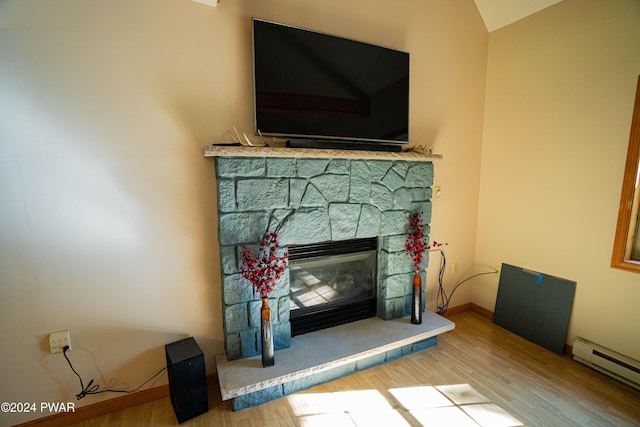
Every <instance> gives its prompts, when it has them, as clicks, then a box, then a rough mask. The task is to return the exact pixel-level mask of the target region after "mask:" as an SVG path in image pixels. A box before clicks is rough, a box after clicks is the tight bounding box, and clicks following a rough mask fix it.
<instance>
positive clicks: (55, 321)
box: [0, 0, 488, 425]
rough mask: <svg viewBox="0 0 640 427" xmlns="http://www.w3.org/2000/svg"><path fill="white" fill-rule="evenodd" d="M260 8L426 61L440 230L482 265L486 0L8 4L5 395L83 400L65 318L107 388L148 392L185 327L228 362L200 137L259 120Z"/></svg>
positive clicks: (419, 108)
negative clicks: (255, 48)
mask: <svg viewBox="0 0 640 427" xmlns="http://www.w3.org/2000/svg"><path fill="white" fill-rule="evenodd" d="M252 16H258V17H261V18H265V19H271V20H275V21H279V22H285V23H290V24H293V25H299V26H302V27H309V28H313V29H316V30H320V31H326V32H329V33H334V34H338V35H342V36H346V37H352V38H356V39H359V40H364V41H368V42H372V43H378V44H383V45H386V46H390V47H394V48H399V49H404V50H408V51H410V52H411V62H412V70H411V72H412V83H411V84H412V87H411V112H412V113H411V114H412V115H411V124H410V127H411V128H410V132H411V135H412V140H413V141H414V142H413V143H418V144H422V145H434V147H435V150H436V151H437V152H439V153H442V154H444V155H445V160H444V161H442V162H440V163H438V164H437V165H436V177H437V178H436V183H437V184H438V185H442V186H443V189H444V195H443V197H442V199H441V200H440V201H438V203H437V205H435V206H434V216H433V224H432V230H433V236H434V238H436V239H437V240H442V241H447V242H449V247H448V249H447V250H448V255H449V253H450V257H451V259H455V260H458V261H459V263H460V270H459V272H458V273H457V275H458V277H460V276H461V275H462V274H463V273H464V270H467V269H470V268H471V266H472V265H473V257H474V250H473V248H474V239H475V234H476V228H475V227H476V216H477V199H478V177H479V173H480V169H479V167H480V144H481V138H482V110H483V106H484V82H485V72H486V57H487V39H488V36H487V33H486V29H485V28H484V25H483V23H482V20H481V18H480V16H479V14H478V12H477V10H476V8H475V5H474V3H473V1H472V0H458V1H455V2H450V1H441V0H430V1H424V0H406V1H403V2H388V1H382V0H374V1H370V0H369V1H364V0H358V1H349V2H345V1H342V0H322V1H320V0H309V1H304V2H300V1H294V0H270V1H265V0H243V1H238V0H222V2H221V4H220V5H219V6H218V7H217V8H211V7H208V6H205V5H202V4H200V3H196V2H191V1H187V0H183V1H176V0H137V1H129V0H114V1H106V0H105V1H91V2H88V1H85V0H38V1H36V0H8V1H3V2H0V58H2V59H1V60H0V94H2V95H1V96H0V200H1V203H0V340H1V343H2V344H1V345H0V361H2V364H0V378H2V381H0V401H21V402H23V401H29V402H32V401H33V402H48V401H60V402H67V401H74V402H75V397H74V395H75V394H76V393H78V392H79V391H80V390H79V384H78V381H77V378H76V377H75V376H74V375H73V373H72V372H71V371H70V370H69V368H68V366H67V365H66V362H65V361H64V358H63V357H62V355H61V354H57V355H51V354H49V353H48V346H47V343H46V340H47V338H48V334H49V333H50V332H52V331H56V330H60V329H69V330H71V332H72V341H73V344H74V347H75V349H74V350H73V351H72V352H71V353H69V357H70V358H71V359H72V360H73V361H74V364H75V367H76V369H77V370H78V371H79V372H80V373H81V374H82V375H83V377H84V379H85V383H86V382H88V380H89V379H90V378H94V379H95V380H96V381H97V382H98V383H99V384H101V385H102V387H103V388H104V387H105V385H106V384H108V386H110V387H120V388H129V389H131V388H135V387H137V386H138V385H139V384H140V383H141V382H142V381H144V380H145V379H147V378H148V377H150V376H151V375H152V374H153V373H155V372H156V371H157V370H158V369H160V368H161V367H162V366H164V363H165V362H164V348H163V347H164V345H165V344H166V343H169V342H173V341H175V340H177V339H179V338H182V337H186V336H194V337H195V338H196V340H197V341H198V343H199V344H200V345H201V347H202V348H203V350H204V352H205V355H206V363H207V370H208V371H209V372H213V371H214V370H215V366H214V363H213V356H214V355H215V354H217V353H221V352H223V336H222V326H221V320H222V319H221V313H220V299H221V296H220V283H219V281H220V279H219V278H220V269H219V254H218V246H217V230H216V226H215V224H216V223H217V211H216V202H215V200H216V195H215V191H214V188H215V185H214V184H215V181H214V170H213V161H212V160H211V159H205V158H203V157H202V155H201V146H203V145H206V144H209V143H211V142H216V141H221V140H224V139H227V137H226V133H227V130H229V129H230V128H231V127H232V126H234V125H235V126H237V127H238V128H239V129H241V130H243V131H246V132H250V130H251V129H252V113H251V102H252V91H251V62H250V60H251V55H250V51H251V44H250V43H251V41H250V17H252ZM434 258H435V257H434ZM436 260H437V259H436ZM434 278H435V274H431V273H430V278H429V279H428V283H429V295H430V298H433V296H434V295H435V288H434V286H435V281H434ZM454 279H455V277H451V279H450V280H451V281H454ZM408 285H410V284H408ZM456 298H457V301H460V303H464V302H468V301H469V300H470V288H467V289H465V290H462V291H459V293H457V295H456ZM456 304H457V303H456ZM454 305H455V304H454ZM429 307H430V308H431V309H433V308H434V307H435V303H434V302H433V301H432V300H431V301H429ZM164 383H166V376H162V377H160V378H159V379H158V380H157V381H155V382H153V383H150V384H148V385H147V386H146V387H152V386H157V385H160V384H164ZM117 396H119V395H113V394H104V395H100V396H89V397H87V398H85V399H83V400H82V401H80V402H76V404H77V405H78V406H83V405H87V404H90V403H94V402H97V401H100V400H105V399H109V398H113V397H117ZM46 415H48V414H46V413H36V414H25V415H22V416H18V415H12V414H0V424H2V425H5V424H14V423H18V422H22V421H26V420H28V419H31V418H38V417H42V416H46Z"/></svg>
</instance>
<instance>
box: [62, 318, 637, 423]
mask: <svg viewBox="0 0 640 427" xmlns="http://www.w3.org/2000/svg"><path fill="white" fill-rule="evenodd" d="M450 319H451V320H453V321H454V322H455V323H456V329H455V330H453V331H451V332H447V333H445V334H444V335H441V336H440V337H439V343H438V346H437V347H434V348H430V349H427V350H424V351H420V352H418V353H414V354H411V355H408V356H405V357H403V358H400V359H399V360H396V361H393V362H390V363H387V364H384V365H381V366H377V367H374V368H371V369H368V370H365V371H361V372H359V373H357V374H353V375H350V376H347V377H343V378H340V379H338V380H335V381H332V382H329V383H326V384H322V385H319V386H316V387H313V388H311V389H308V390H305V391H302V392H299V393H296V394H294V395H291V396H288V397H285V398H283V399H280V400H277V401H274V402H270V403H267V404H264V405H261V406H258V407H255V408H249V409H245V410H242V411H239V412H233V411H232V410H231V405H230V403H229V402H221V400H220V393H219V390H218V389H217V388H216V387H213V388H211V389H210V390H209V399H210V404H209V407H210V410H209V412H208V413H206V414H204V415H201V416H199V417H197V418H194V419H192V420H189V421H187V422H185V423H183V424H181V425H182V426H305V427H308V426H327V425H329V426H331V427H338V426H342V425H350V426H353V425H359V426H360V425H361V426H374V425H383V426H387V427H391V426H393V427H396V426H403V425H411V426H423V425H425V426H426V425H429V426H440V425H446V426H456V427H457V426H461V425H473V426H477V425H478V424H476V423H475V422H473V421H472V418H473V419H474V420H476V421H478V422H479V423H480V425H485V426H507V425H526V426H544V427H549V426H553V427H556V426H612V427H621V426H640V391H638V390H636V389H634V388H632V387H629V386H627V385H625V384H623V383H620V382H618V381H616V380H614V379H611V378H609V377H607V376H606V375H603V374H601V373H599V372H597V371H595V370H593V369H590V368H588V367H586V366H584V365H582V364H580V363H577V362H575V361H573V359H571V357H569V356H559V355H557V354H554V353H552V352H550V351H548V350H545V349H543V348H542V347H539V346H537V345H535V344H533V343H530V342H529V341H526V340H525V339H523V338H521V337H518V336H516V335H514V334H512V333H510V332H508V331H506V330H504V329H502V328H500V327H498V326H495V325H494V324H492V323H491V321H489V320H488V319H486V318H484V317H482V316H480V315H478V314H476V313H473V312H465V313H460V314H456V315H453V316H451V317H450ZM425 420H426V421H425ZM465 423H466V424H465ZM72 425H73V426H75V427H89V426H118V425H122V426H135V425H154V426H176V425H178V423H177V421H176V418H175V415H174V413H173V409H172V408H171V404H170V402H169V399H168V398H163V399H159V400H156V401H154V402H149V403H144V404H141V405H139V406H135V407H132V408H129V409H124V410H121V411H117V412H114V413H111V414H108V415H103V416H100V417H97V418H94V419H91V420H87V421H84V422H82V423H77V424H72Z"/></svg>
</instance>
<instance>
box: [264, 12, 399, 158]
mask: <svg viewBox="0 0 640 427" xmlns="http://www.w3.org/2000/svg"><path fill="white" fill-rule="evenodd" d="M253 65H254V68H253V78H254V120H255V131H256V134H262V135H266V136H276V137H280V138H284V139H288V144H289V145H290V146H315V147H318V148H327V147H328V148H364V149H374V150H378V149H384V150H387V149H388V150H390V151H400V147H401V146H400V145H398V144H406V143H407V142H408V141H409V53H408V52H403V51H400V50H396V49H390V48H386V47H382V46H376V45H373V44H369V43H363V42H359V41H355V40H351V39H347V38H343V37H337V36H333V35H329V34H324V33H320V32H316V31H311V30H306V29H302V28H297V27H293V26H289V25H284V24H279V23H275V22H269V21H265V20H260V19H257V18H254V19H253ZM296 144H300V145H296ZM376 146H377V147H378V148H376ZM380 146H385V148H379V147H380ZM367 147H369V148H367ZM390 147H391V148H390Z"/></svg>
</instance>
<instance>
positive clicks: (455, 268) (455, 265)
mask: <svg viewBox="0 0 640 427" xmlns="http://www.w3.org/2000/svg"><path fill="white" fill-rule="evenodd" d="M459 266H460V261H453V263H451V274H456V271H458V267H459Z"/></svg>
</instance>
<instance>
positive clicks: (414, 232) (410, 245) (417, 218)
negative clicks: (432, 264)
mask: <svg viewBox="0 0 640 427" xmlns="http://www.w3.org/2000/svg"><path fill="white" fill-rule="evenodd" d="M422 215H423V212H416V213H414V214H412V215H410V216H409V224H406V225H405V226H406V227H407V229H406V231H405V233H406V235H407V240H406V242H405V244H404V248H405V249H406V251H407V252H409V256H411V259H412V260H413V266H414V267H415V268H418V267H419V266H420V263H421V262H422V257H423V256H424V253H425V251H428V250H431V249H432V248H439V247H441V246H445V245H446V243H438V242H436V241H435V240H434V241H433V244H432V245H429V244H428V241H429V239H428V237H427V236H426V235H425V234H424V224H423V223H422Z"/></svg>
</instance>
